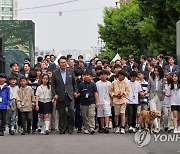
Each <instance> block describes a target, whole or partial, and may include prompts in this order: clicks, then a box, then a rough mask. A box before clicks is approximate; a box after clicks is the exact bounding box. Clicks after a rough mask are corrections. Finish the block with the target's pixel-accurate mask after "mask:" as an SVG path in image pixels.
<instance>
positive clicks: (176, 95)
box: [167, 84, 180, 106]
mask: <svg viewBox="0 0 180 154" xmlns="http://www.w3.org/2000/svg"><path fill="white" fill-rule="evenodd" d="M167 92H168V93H169V95H170V103H171V105H178V106H180V88H179V89H178V88H177V84H175V85H174V89H169V90H168V91H167Z"/></svg>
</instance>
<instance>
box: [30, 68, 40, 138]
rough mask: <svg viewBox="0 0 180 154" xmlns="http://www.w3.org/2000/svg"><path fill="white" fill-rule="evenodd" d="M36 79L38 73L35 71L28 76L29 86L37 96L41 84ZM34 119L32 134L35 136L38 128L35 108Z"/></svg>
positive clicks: (33, 111)
mask: <svg viewBox="0 0 180 154" xmlns="http://www.w3.org/2000/svg"><path fill="white" fill-rule="evenodd" d="M36 78H37V73H36V72H35V71H34V70H31V71H30V72H29V76H28V79H29V83H28V85H29V86H30V87H31V88H32V90H33V92H34V95H35V94H36V90H37V87H38V86H39V82H38V81H37V80H36ZM32 118H33V119H32V133H33V134H34V133H35V132H36V129H37V128H38V126H37V125H38V111H37V110H36V109H35V108H33V110H32Z"/></svg>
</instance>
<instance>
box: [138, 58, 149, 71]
mask: <svg viewBox="0 0 180 154" xmlns="http://www.w3.org/2000/svg"><path fill="white" fill-rule="evenodd" d="M147 64H148V62H147V59H146V57H145V56H144V55H142V56H141V57H140V65H139V70H140V71H143V72H145V73H146V74H147V72H148V68H147Z"/></svg>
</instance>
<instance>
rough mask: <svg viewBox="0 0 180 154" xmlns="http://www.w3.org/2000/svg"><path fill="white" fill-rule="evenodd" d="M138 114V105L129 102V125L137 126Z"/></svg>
mask: <svg viewBox="0 0 180 154" xmlns="http://www.w3.org/2000/svg"><path fill="white" fill-rule="evenodd" d="M136 114H137V105H136V104H127V116H128V118H127V120H128V126H129V127H130V126H131V127H135V126H136Z"/></svg>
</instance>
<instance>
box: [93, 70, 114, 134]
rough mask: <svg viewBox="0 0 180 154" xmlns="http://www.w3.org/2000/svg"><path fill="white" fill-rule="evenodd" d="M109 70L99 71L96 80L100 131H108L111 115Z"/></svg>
mask: <svg viewBox="0 0 180 154" xmlns="http://www.w3.org/2000/svg"><path fill="white" fill-rule="evenodd" d="M108 75H109V72H108V71H107V70H102V71H101V72H100V79H101V80H100V81H98V82H96V86H97V91H98V95H99V101H98V102H99V105H98V109H97V117H100V122H101V123H100V124H101V130H100V131H101V132H104V133H106V134H108V133H109V128H108V126H109V116H111V106H112V101H111V98H110V95H109V89H110V86H111V82H109V81H107V78H108Z"/></svg>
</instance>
